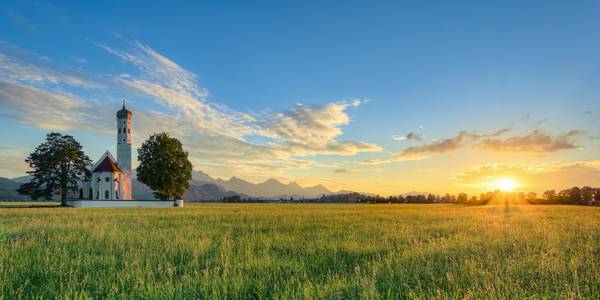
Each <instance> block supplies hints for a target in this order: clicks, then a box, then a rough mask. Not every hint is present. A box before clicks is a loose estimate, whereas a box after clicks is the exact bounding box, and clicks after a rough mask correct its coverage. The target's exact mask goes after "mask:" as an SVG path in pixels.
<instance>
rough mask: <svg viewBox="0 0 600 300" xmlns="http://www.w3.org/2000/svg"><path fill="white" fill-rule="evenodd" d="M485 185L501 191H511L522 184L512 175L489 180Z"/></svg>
mask: <svg viewBox="0 0 600 300" xmlns="http://www.w3.org/2000/svg"><path fill="white" fill-rule="evenodd" d="M487 187H488V188H492V189H495V190H500V191H503V192H512V191H514V190H515V189H517V188H520V187H523V185H521V184H520V183H519V182H517V181H516V180H515V179H514V178H512V177H502V178H498V179H496V180H494V181H491V182H490V183H489V184H488V185H487Z"/></svg>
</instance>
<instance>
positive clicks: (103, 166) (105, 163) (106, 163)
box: [92, 156, 121, 173]
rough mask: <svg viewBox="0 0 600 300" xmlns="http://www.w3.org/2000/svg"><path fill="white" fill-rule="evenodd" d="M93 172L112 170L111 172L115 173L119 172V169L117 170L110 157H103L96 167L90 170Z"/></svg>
mask: <svg viewBox="0 0 600 300" xmlns="http://www.w3.org/2000/svg"><path fill="white" fill-rule="evenodd" d="M92 172H93V173H96V172H112V173H117V172H121V170H119V168H118V167H117V165H115V163H114V162H113V161H112V159H110V157H108V156H107V157H105V158H104V160H102V162H100V163H99V164H98V165H97V166H96V168H94V169H93V170H92Z"/></svg>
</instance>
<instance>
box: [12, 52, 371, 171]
mask: <svg viewBox="0 0 600 300" xmlns="http://www.w3.org/2000/svg"><path fill="white" fill-rule="evenodd" d="M125 44H126V45H125V47H124V49H116V48H113V47H109V46H106V45H103V44H97V45H98V46H99V47H101V48H102V49H104V50H106V51H107V52H108V53H110V54H112V55H115V56H117V57H118V58H119V59H120V60H121V61H123V62H124V63H126V64H128V65H131V66H134V67H135V70H133V72H131V70H128V71H127V72H120V73H115V74H113V75H109V76H106V75H102V76H98V75H86V76H82V75H79V74H77V73H75V72H72V71H69V70H65V69H61V68H58V67H55V66H52V65H51V63H50V62H47V61H46V60H44V59H42V58H41V56H39V55H37V54H31V53H29V52H27V51H26V50H21V49H18V48H16V47H12V48H11V47H9V46H7V45H8V44H5V43H4V44H1V45H2V46H4V47H0V76H1V77H0V108H4V109H7V110H9V111H11V112H12V114H11V115H3V117H10V118H15V119H17V120H20V121H22V122H25V123H28V124H31V125H33V126H37V127H40V128H45V129H49V130H61V131H63V130H64V131H66V130H72V129H75V128H76V129H78V130H84V131H90V132H96V133H97V132H101V133H106V134H112V133H114V124H113V123H114V110H115V109H113V105H115V104H116V103H117V101H118V99H117V98H119V97H120V96H121V95H123V94H126V95H132V94H134V95H136V96H134V97H130V98H131V100H134V101H130V103H129V104H128V106H129V107H131V108H132V110H133V111H134V130H135V134H134V142H135V143H136V144H138V145H139V144H140V143H141V142H142V141H143V140H144V139H145V138H146V137H147V136H148V135H149V134H151V133H153V132H159V131H168V132H170V133H171V134H173V135H174V136H176V137H178V138H181V139H182V140H183V143H184V145H185V147H186V149H188V150H189V152H190V156H191V158H192V160H195V161H203V162H206V161H209V162H210V163H211V164H213V165H219V166H222V167H223V168H230V169H242V170H247V171H256V172H259V171H260V170H262V171H269V172H272V171H279V170H283V169H286V168H309V167H311V166H313V165H314V162H311V161H310V160H306V159H303V160H300V159H298V158H299V157H305V156H313V155H323V154H329V155H354V154H356V153H359V152H373V151H381V148H380V147H378V146H377V145H374V144H371V143H367V142H361V141H351V140H340V138H341V137H342V135H343V126H345V125H347V124H349V122H350V116H349V115H348V112H347V111H348V109H350V108H356V107H358V106H359V105H360V104H361V103H362V101H361V100H360V99H353V100H350V101H342V102H334V103H329V104H325V105H314V106H300V105H297V106H293V107H292V108H290V109H289V110H286V111H283V112H279V113H269V114H265V115H262V116H261V117H260V118H257V117H254V116H253V115H251V114H248V113H243V112H239V111H235V110H233V109H230V108H228V107H226V106H224V105H221V104H218V103H210V102H209V101H208V100H207V97H208V95H209V94H208V92H207V90H206V89H204V88H202V87H200V86H199V85H198V83H197V76H196V75H195V74H194V73H192V72H189V71H188V70H185V69H184V68H182V67H181V66H179V65H178V64H176V63H175V62H173V61H172V60H170V59H168V58H166V57H165V56H163V55H161V54H160V53H158V52H157V51H155V50H154V49H152V48H150V47H149V46H147V45H144V44H142V43H139V42H133V43H129V42H125ZM9 48H10V49H9ZM15 49H16V50H15ZM107 77H108V80H107ZM90 78H91V79H90ZM100 99H102V100H100ZM144 101H152V102H153V103H156V104H158V105H159V106H160V107H162V109H160V110H150V109H149V107H152V106H151V105H146V103H143V102H144ZM250 136H260V137H263V138H266V139H268V140H269V142H268V143H264V144H254V143H251V142H248V141H247V138H248V137H250Z"/></svg>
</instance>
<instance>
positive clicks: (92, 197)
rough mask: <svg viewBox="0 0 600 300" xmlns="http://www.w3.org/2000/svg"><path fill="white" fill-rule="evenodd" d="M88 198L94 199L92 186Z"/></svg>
mask: <svg viewBox="0 0 600 300" xmlns="http://www.w3.org/2000/svg"><path fill="white" fill-rule="evenodd" d="M88 196H89V197H88V199H94V192H92V188H90V192H89V194H88Z"/></svg>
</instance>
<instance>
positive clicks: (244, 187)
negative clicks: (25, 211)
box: [0, 171, 333, 201]
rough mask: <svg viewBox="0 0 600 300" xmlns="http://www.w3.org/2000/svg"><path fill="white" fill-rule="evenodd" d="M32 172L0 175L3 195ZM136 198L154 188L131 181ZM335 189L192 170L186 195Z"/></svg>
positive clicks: (297, 194) (301, 194) (314, 193)
mask: <svg viewBox="0 0 600 300" xmlns="http://www.w3.org/2000/svg"><path fill="white" fill-rule="evenodd" d="M30 178H31V177H30V176H21V177H16V178H13V179H8V178H3V177H0V199H4V200H22V199H27V196H23V195H19V194H18V193H17V192H16V189H17V188H18V187H19V186H20V184H22V183H25V182H29V180H30ZM132 185H133V187H132V190H133V191H132V193H133V196H134V198H138V199H148V198H153V197H154V195H153V194H152V190H151V189H150V188H148V187H147V186H146V185H144V184H143V183H141V182H139V181H138V180H137V179H134V180H133V181H132ZM332 193H333V192H332V191H330V190H329V189H327V188H326V187H324V186H322V185H315V186H309V187H302V186H300V185H299V184H298V183H296V182H291V183H288V184H284V183H282V182H280V181H278V180H275V179H269V180H266V181H265V182H262V183H252V182H249V181H246V180H243V179H241V178H238V177H231V178H230V179H228V180H224V179H220V178H213V177H211V176H209V175H208V174H206V173H204V172H202V171H193V172H192V180H191V181H190V183H189V187H188V190H187V191H186V192H185V194H184V199H186V200H188V201H215V200H221V199H222V198H224V197H228V196H235V195H238V196H240V197H242V198H267V199H280V198H285V199H288V198H296V199H298V198H318V197H321V196H322V195H328V194H332Z"/></svg>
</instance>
